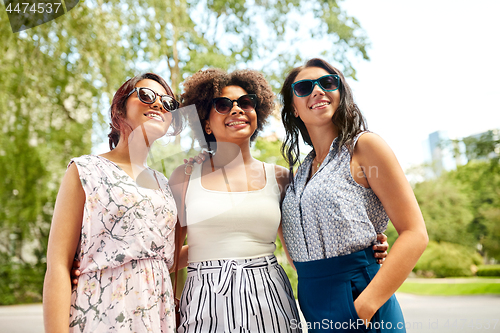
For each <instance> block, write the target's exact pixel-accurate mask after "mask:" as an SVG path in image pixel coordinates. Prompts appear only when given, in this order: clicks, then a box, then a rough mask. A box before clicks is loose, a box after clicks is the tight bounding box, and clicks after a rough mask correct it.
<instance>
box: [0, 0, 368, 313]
mask: <svg viewBox="0 0 500 333" xmlns="http://www.w3.org/2000/svg"><path fill="white" fill-rule="evenodd" d="M0 12H1V13H0V21H1V22H2V24H0V46H1V48H0V77H1V78H2V80H1V81H0V110H1V111H0V126H1V129H2V130H1V132H0V172H1V174H2V176H3V178H2V179H1V180H0V200H1V201H0V202H1V206H2V210H1V211H0V230H1V232H0V234H1V237H0V252H1V253H4V254H7V255H2V256H0V265H1V266H2V267H4V265H5V267H7V266H8V267H7V268H8V269H4V270H3V271H2V272H0V279H1V281H0V285H2V286H8V287H7V288H8V289H9V288H10V289H16V290H17V294H16V296H15V297H14V298H9V300H0V302H4V303H5V302H15V299H17V300H23V299H24V300H27V299H28V298H26V297H24V296H23V290H24V291H25V292H24V295H27V294H32V295H36V294H38V295H40V293H41V283H40V281H41V280H40V279H39V278H40V276H41V275H42V274H43V265H44V260H45V259H44V258H45V253H46V244H47V236H48V232H49V227H50V220H51V215H52V209H53V206H54V201H55V196H56V193H57V190H58V188H59V183H60V180H61V178H62V175H63V174H64V172H65V168H66V164H67V163H68V161H69V160H70V158H71V157H74V156H78V155H82V154H86V153H89V152H90V149H91V147H92V144H93V142H92V135H95V134H96V133H97V134H99V135H100V134H101V133H102V132H103V131H105V130H106V126H105V125H104V124H103V123H104V116H103V112H104V111H105V110H106V109H107V108H108V107H109V101H110V100H111V98H112V95H113V93H114V91H116V89H117V88H118V87H119V86H120V84H121V83H123V82H124V81H125V80H126V79H127V78H130V77H132V76H133V75H135V74H138V73H139V72H144V71H154V72H157V73H159V74H161V75H163V76H164V77H165V78H167V80H169V81H170V82H171V83H172V84H171V85H172V87H173V88H174V90H175V91H177V92H179V91H180V86H179V85H180V83H181V81H182V80H183V79H184V78H185V77H186V76H187V75H189V74H191V73H193V72H195V71H197V70H199V69H200V68H202V67H204V66H215V67H221V68H237V67H243V66H245V67H246V66H247V65H245V64H248V65H249V66H252V67H254V68H255V69H262V70H263V71H264V72H265V73H266V75H267V76H268V78H269V79H270V80H271V82H273V85H274V87H275V88H276V89H278V88H279V86H280V83H281V82H282V79H283V76H284V73H285V71H286V70H287V69H288V68H290V67H291V66H294V65H296V64H297V63H298V62H302V59H301V55H300V52H299V51H300V41H301V40H299V39H293V43H292V42H290V38H289V37H290V34H291V35H294V34H295V35H298V33H299V32H300V33H301V34H302V32H303V31H304V29H303V28H304V27H303V26H302V23H303V22H302V16H301V15H302V14H304V15H305V14H307V15H310V17H311V18H312V20H311V22H313V23H311V25H310V26H308V28H307V29H306V33H305V34H302V36H305V37H301V38H309V37H320V36H321V37H322V41H325V40H329V41H331V43H322V44H324V45H328V48H327V49H325V52H327V53H325V57H326V58H327V59H328V60H330V61H336V62H338V63H340V64H341V65H342V66H343V67H344V71H345V72H346V74H347V75H351V76H355V71H354V68H352V66H351V62H350V55H352V54H356V55H359V56H361V57H363V58H364V59H368V56H367V53H366V47H367V45H368V42H367V39H366V37H365V35H364V32H363V31H362V30H361V28H360V25H359V22H357V21H356V20H355V19H354V18H352V17H350V16H348V15H347V14H346V13H345V12H344V11H343V10H342V9H341V7H340V5H339V3H338V2H335V1H327V2H323V1H315V2H306V1H304V0H302V1H300V0H283V1H278V0H273V1H264V2H263V1H257V2H254V3H248V2H245V1H242V0H232V1H229V2H228V1H222V0H210V1H194V2H193V1H186V0H176V1H172V0H167V1H163V2H158V1H151V0H141V1H139V2H137V1H131V0H110V1H102V0H89V1H82V2H80V3H79V4H78V5H77V6H76V7H75V8H74V9H72V10H71V11H70V12H68V13H67V14H66V15H63V16H61V17H59V18H57V19H56V20H54V21H51V22H49V23H46V24H44V25H41V26H38V27H35V28H32V29H29V30H26V31H24V32H20V33H16V34H13V33H12V32H11V31H10V27H9V25H8V24H6V23H7V22H8V17H7V15H6V12H5V11H0ZM299 13H300V14H301V15H298V14H299ZM287 36H288V37H287ZM178 148H179V147H177V148H175V147H172V148H169V149H173V151H171V152H168V154H170V155H172V156H173V160H172V162H171V163H167V164H168V165H167V166H166V168H165V170H166V172H167V173H168V172H169V171H168V169H169V168H170V170H171V169H172V168H173V167H172V166H171V165H170V164H177V163H179V160H182V158H181V155H179V154H178V153H177V152H176V151H175V149H178ZM278 156H279V155H278ZM174 160H175V161H174ZM153 162H155V163H157V162H158V161H153ZM158 163H159V162H158ZM164 164H165V163H164ZM158 168H159V166H158ZM28 246H30V247H31V248H34V249H35V250H34V251H28V250H27V248H28ZM30 252H33V253H30ZM30 263H33V264H32V265H31V266H30ZM29 267H37V268H36V269H33V270H32V271H31V273H30V274H33V275H34V277H35V278H34V279H31V280H29V281H32V282H29V283H27V284H26V287H23V285H24V284H19V283H17V284H15V283H14V284H13V282H15V281H18V282H19V281H20V279H19V276H22V275H23V274H20V271H19V270H25V269H29ZM37 277H38V278H37ZM27 281H28V280H27ZM28 284H29V285H30V286H31V287H29V286H28ZM23 288H24V289H23ZM1 292H2V294H4V290H3V289H2V290H1ZM30 299H33V298H30Z"/></svg>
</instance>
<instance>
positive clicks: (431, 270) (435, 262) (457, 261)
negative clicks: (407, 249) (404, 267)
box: [414, 241, 482, 277]
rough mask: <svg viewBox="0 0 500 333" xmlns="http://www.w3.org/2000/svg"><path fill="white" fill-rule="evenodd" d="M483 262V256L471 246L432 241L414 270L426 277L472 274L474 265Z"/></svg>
mask: <svg viewBox="0 0 500 333" xmlns="http://www.w3.org/2000/svg"><path fill="white" fill-rule="evenodd" d="M481 263H482V258H481V256H480V255H479V254H478V253H476V252H475V251H474V250H472V249H471V248H468V247H465V246H462V245H459V244H453V243H446V242H440V243H437V242H434V241H430V242H429V244H428V245H427V249H426V250H425V251H424V253H423V254H422V257H420V259H419V261H418V262H417V264H416V265H415V268H414V271H415V272H416V273H417V275H420V276H425V277H455V276H472V275H473V271H472V267H475V266H476V265H479V264H481Z"/></svg>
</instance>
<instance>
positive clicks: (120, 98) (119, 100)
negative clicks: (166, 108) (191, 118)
mask: <svg viewBox="0 0 500 333" xmlns="http://www.w3.org/2000/svg"><path fill="white" fill-rule="evenodd" d="M146 79H148V80H153V81H156V82H158V83H159V84H161V85H162V87H163V88H165V91H166V92H167V94H168V95H170V96H172V97H174V98H175V96H174V93H173V92H172V89H170V86H169V85H168V84H167V82H165V80H164V79H163V78H162V77H161V76H159V75H157V74H153V73H145V74H141V75H137V76H134V77H133V78H131V79H129V80H128V81H127V82H125V83H124V84H122V86H121V87H120V88H118V90H117V91H116V93H115V95H114V96H113V101H112V102H111V108H110V110H109V112H110V117H111V123H110V124H109V128H110V129H111V132H110V133H109V134H108V138H109V149H110V150H113V148H115V147H116V145H117V144H118V141H120V134H121V133H122V132H124V131H127V130H129V131H132V128H130V125H128V124H127V123H126V122H125V118H126V117H127V108H126V106H127V95H128V94H129V92H131V91H132V89H134V88H135V85H136V84H137V83H138V82H139V81H142V80H146ZM183 125H184V121H183V117H182V115H181V113H180V112H172V122H171V124H170V126H171V127H172V128H173V129H174V131H173V132H172V133H169V134H168V135H177V134H179V133H180V132H181V131H182V128H183Z"/></svg>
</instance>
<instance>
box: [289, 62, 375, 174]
mask: <svg viewBox="0 0 500 333" xmlns="http://www.w3.org/2000/svg"><path fill="white" fill-rule="evenodd" d="M309 67H319V68H323V69H324V70H325V71H327V72H328V73H330V74H337V75H338V76H339V79H340V85H339V92H340V103H339V106H338V108H337V110H336V111H335V113H334V114H333V116H332V122H333V124H334V125H335V126H336V127H337V129H338V147H342V146H344V145H345V146H346V147H347V149H348V150H349V152H350V153H351V154H352V152H353V146H352V143H353V139H354V137H355V136H356V135H357V134H359V133H360V132H362V131H365V130H367V125H366V120H365V118H364V117H363V114H362V113H361V111H360V110H359V108H358V106H357V105H356V103H354V99H353V95H352V91H351V88H350V87H349V85H348V84H347V82H346V80H345V78H344V75H343V74H342V72H341V71H340V70H338V69H337V68H335V67H333V66H332V65H330V64H329V63H327V62H326V61H324V60H323V59H319V58H314V59H311V60H309V61H308V62H306V64H305V65H304V66H300V67H296V68H294V69H292V70H291V71H290V73H289V74H288V76H287V77H286V79H285V82H284V83H283V87H282V88H281V92H280V95H281V102H282V104H283V108H282V110H281V120H282V122H283V126H284V127H285V130H286V136H285V140H284V141H283V145H282V146H281V154H282V155H283V157H284V158H285V160H286V161H287V162H288V164H289V166H290V170H292V169H293V167H294V166H295V165H296V164H297V163H298V161H299V157H300V149H299V133H300V134H301V136H302V140H304V142H305V143H306V144H308V145H309V146H312V145H313V144H312V141H311V137H310V136H309V132H307V128H306V125H305V124H304V122H303V121H302V119H300V117H295V116H294V106H293V91H292V83H293V82H294V81H295V79H296V77H297V75H298V74H299V73H300V72H301V71H302V70H303V69H305V68H309ZM338 153H340V149H339V151H338ZM291 174H292V173H291Z"/></svg>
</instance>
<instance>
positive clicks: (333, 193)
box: [281, 59, 428, 332]
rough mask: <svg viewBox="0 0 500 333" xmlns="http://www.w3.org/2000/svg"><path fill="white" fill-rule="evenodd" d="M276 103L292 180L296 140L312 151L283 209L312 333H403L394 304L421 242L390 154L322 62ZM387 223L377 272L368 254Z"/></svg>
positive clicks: (308, 67)
mask: <svg viewBox="0 0 500 333" xmlns="http://www.w3.org/2000/svg"><path fill="white" fill-rule="evenodd" d="M281 95H282V98H283V110H282V114H281V115H282V120H283V124H284V126H285V129H286V131H287V135H286V139H285V142H284V145H283V148H282V152H283V155H284V156H285V158H286V159H287V160H288V162H289V164H290V170H292V168H293V167H294V166H296V165H297V164H298V160H299V156H300V151H299V133H300V135H301V136H302V139H303V140H304V141H305V142H306V143H307V144H309V145H310V146H312V147H313V150H312V151H311V152H310V153H309V155H307V157H306V158H305V160H304V161H303V162H302V163H301V164H300V166H299V167H298V169H297V172H296V175H295V178H294V179H293V180H292V183H291V186H289V188H288V190H287V193H286V197H285V199H284V202H283V207H282V214H283V216H282V219H283V220H282V224H283V234H284V238H285V242H286V245H287V248H288V251H289V253H290V256H291V258H292V259H293V261H294V264H295V267H296V269H297V274H298V280H299V281H298V299H299V304H300V307H301V310H302V312H303V313H304V316H305V318H306V320H307V322H308V327H309V331H310V332H325V331H336V330H340V331H343V332H385V331H398V332H404V331H405V328H404V318H403V314H402V312H401V309H400V307H399V304H398V302H397V300H396V298H395V296H394V295H393V294H394V292H395V291H396V290H397V289H398V288H399V286H400V285H401V284H402V283H403V282H404V280H405V279H406V277H407V276H408V274H409V273H410V272H411V270H412V269H413V267H414V265H415V264H416V262H417V260H418V258H419V257H420V256H421V254H422V252H423V251H424V249H425V247H426V245H427V242H428V236H427V231H426V228H425V223H424V220H423V218H422V214H421V212H420V209H419V207H418V203H417V201H416V199H415V196H414V194H413V191H412V189H411V187H410V185H409V183H408V181H407V180H406V177H405V175H404V173H403V170H402V169H401V167H400V165H399V163H398V161H397V159H396V157H395V155H394V153H393V152H392V150H391V149H390V148H389V147H388V145H387V144H386V143H385V142H384V141H383V140H382V139H381V138H380V137H379V136H377V135H375V134H373V133H370V132H367V131H366V124H365V120H364V118H363V115H362V114H361V112H360V110H359V108H358V107H357V105H356V104H355V103H354V101H353V96H352V93H351V89H350V88H349V86H348V85H347V83H346V81H345V79H344V76H343V75H342V73H341V72H340V71H339V70H337V69H336V68H334V67H332V66H331V65H330V64H328V63H327V62H325V61H324V60H321V59H311V60H310V61H308V62H307V63H306V64H305V66H302V67H298V68H295V69H293V70H292V71H291V72H290V74H289V75H288V77H287V78H286V80H285V83H284V85H283V88H282V90H281ZM389 219H390V220H391V221H392V223H393V224H394V226H395V228H396V230H397V232H398V234H399V237H398V239H397V240H396V242H395V243H394V245H393V248H392V250H391V252H390V253H389V255H388V256H387V259H386V261H385V263H384V265H383V266H380V265H378V264H377V263H376V261H375V260H374V258H373V252H372V251H373V250H372V249H371V246H372V245H373V244H374V243H375V242H376V234H377V233H381V232H384V231H385V229H386V227H387V223H388V220H389Z"/></svg>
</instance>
